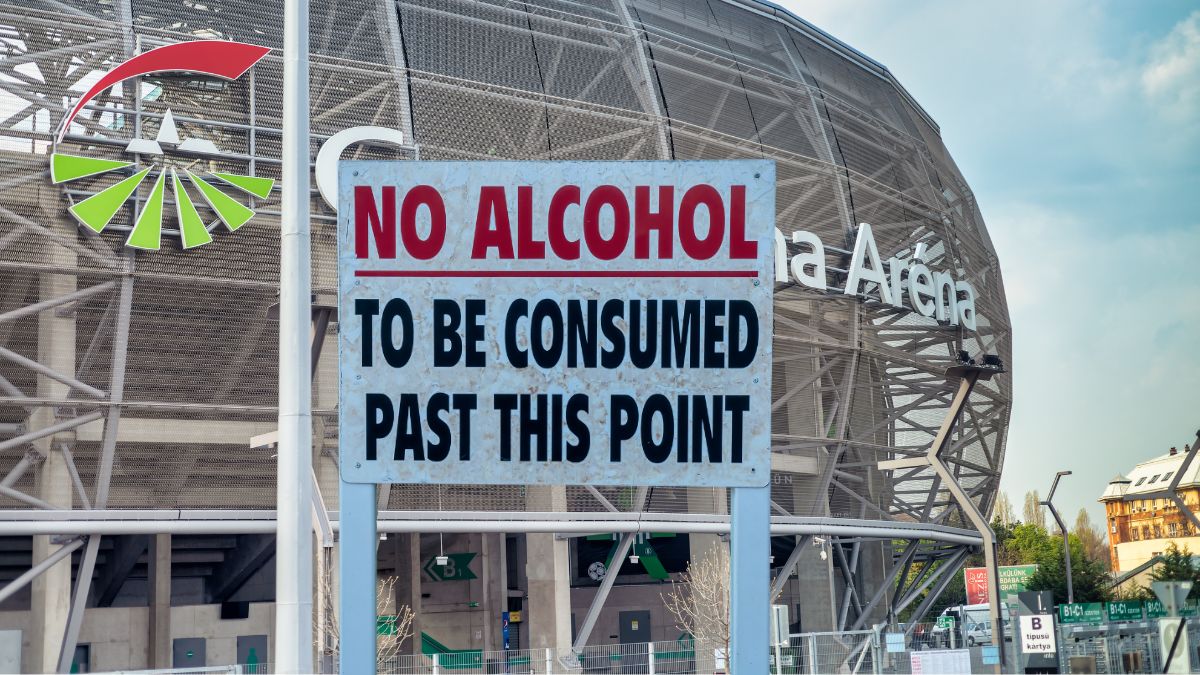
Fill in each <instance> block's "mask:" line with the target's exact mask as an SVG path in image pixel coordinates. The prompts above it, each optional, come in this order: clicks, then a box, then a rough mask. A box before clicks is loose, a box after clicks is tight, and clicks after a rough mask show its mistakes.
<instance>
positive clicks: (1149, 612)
mask: <svg viewBox="0 0 1200 675" xmlns="http://www.w3.org/2000/svg"><path fill="white" fill-rule="evenodd" d="M1164 616H1167V608H1166V607H1165V606H1164V605H1163V604H1162V601H1160V600H1147V601H1146V618H1147V619H1161V618H1163V617H1164Z"/></svg>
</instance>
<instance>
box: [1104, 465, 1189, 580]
mask: <svg viewBox="0 0 1200 675" xmlns="http://www.w3.org/2000/svg"><path fill="white" fill-rule="evenodd" d="M1187 450H1188V448H1187V446H1184V452H1178V451H1177V450H1176V449H1175V448H1171V451H1170V452H1169V453H1167V454H1165V455H1161V456H1159V457H1155V458H1154V459H1151V460H1148V461H1145V462H1142V463H1141V464H1138V465H1137V466H1135V467H1134V468H1133V471H1132V472H1130V474H1129V477H1128V478H1126V477H1125V476H1122V475H1120V474H1118V475H1117V476H1116V477H1115V478H1113V479H1112V480H1111V481H1109V483H1108V487H1107V488H1105V490H1104V494H1103V495H1102V496H1101V497H1100V502H1101V503H1103V504H1104V511H1105V519H1106V526H1107V528H1108V546H1109V556H1110V558H1111V560H1112V569H1113V571H1115V572H1122V571H1127V570H1131V569H1133V568H1135V567H1137V566H1138V565H1141V564H1142V563H1145V562H1146V561H1148V560H1149V559H1150V558H1153V557H1154V556H1156V555H1158V554H1159V553H1162V552H1163V551H1165V550H1166V549H1167V547H1168V546H1169V545H1170V544H1171V542H1175V543H1176V544H1177V545H1178V546H1179V547H1180V548H1183V547H1185V546H1186V547H1187V548H1188V549H1190V550H1191V552H1192V553H1195V554H1200V532H1197V530H1196V528H1195V526H1193V525H1192V523H1191V521H1190V520H1188V518H1187V516H1186V515H1184V514H1183V513H1182V512H1181V511H1180V510H1179V508H1178V507H1177V506H1176V505H1175V503H1174V502H1173V501H1171V500H1170V499H1166V498H1164V497H1162V496H1159V497H1150V496H1149V495H1153V494H1154V493H1159V492H1162V491H1163V490H1166V489H1167V487H1168V486H1169V485H1170V484H1171V481H1172V480H1173V479H1174V478H1175V473H1176V472H1177V471H1179V470H1180V468H1181V467H1182V465H1183V459H1184V457H1185V456H1186V455H1187ZM1178 490H1179V495H1180V496H1181V497H1183V500H1184V503H1185V504H1186V505H1187V506H1188V507H1189V508H1190V509H1192V510H1193V511H1194V512H1195V511H1198V510H1200V460H1197V461H1195V462H1192V466H1190V467H1188V472H1187V475H1186V476H1184V477H1183V478H1182V479H1180V482H1179V488H1178Z"/></svg>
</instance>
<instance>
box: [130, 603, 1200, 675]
mask: <svg viewBox="0 0 1200 675" xmlns="http://www.w3.org/2000/svg"><path fill="white" fill-rule="evenodd" d="M1187 630H1188V644H1189V649H1190V650H1191V663H1192V672H1193V673H1200V617H1197V618H1191V619H1188V622H1187ZM889 633H890V634H891V637H890V639H889ZM900 635H903V639H902V640H901V639H898V638H899V636H900ZM1012 636H1013V633H1012V631H1011V629H1006V637H1005V641H1004V651H1005V655H1006V661H1007V664H1006V667H1005V668H1004V672H1018V671H1019V667H1018V665H1017V664H1019V663H1020V662H1021V661H1020V659H1021V654H1020V647H1019V644H1018V643H1017V642H1015V641H1014V640H1013V637H1012ZM960 638H961V636H958V637H955V638H954V639H953V640H952V639H951V636H950V632H949V631H944V630H939V629H937V628H936V627H935V626H934V625H933V624H917V625H912V626H907V625H905V626H899V627H897V628H896V629H895V630H894V631H892V630H889V629H886V628H884V627H879V628H877V629H876V630H865V631H850V632H841V633H800V634H793V635H789V636H788V642H787V644H786V645H781V646H780V647H779V648H778V649H772V652H771V658H770V663H771V673H772V674H775V673H778V674H779V675H816V674H819V673H848V674H852V675H854V674H863V675H866V674H871V675H911V674H912V673H914V672H921V673H923V674H924V675H929V674H930V673H938V672H962V669H961V668H959V666H958V664H964V663H968V662H969V664H970V665H969V670H970V672H973V673H984V672H992V668H994V666H993V665H989V664H987V663H985V660H984V656H985V650H986V649H988V648H990V645H988V644H963V642H964V640H962V639H960ZM983 639H987V638H984V637H980V640H981V641H982V640H983ZM914 655H915V657H916V658H914ZM938 656H946V657H947V658H946V659H944V660H938V659H936V658H934V659H932V660H930V659H929V658H927V657H938ZM1058 658H1059V664H1060V672H1063V673H1099V674H1103V675H1118V674H1120V675H1124V674H1127V673H1128V674H1131V673H1147V674H1148V673H1157V672H1162V668H1163V655H1162V653H1161V650H1160V648H1159V641H1158V621H1156V620H1146V621H1136V622H1127V623H1111V624H1099V625H1068V626H1060V627H1059V631H1058ZM914 661H916V662H918V667H920V668H921V670H919V671H917V670H916V669H915V668H914ZM939 668H941V669H939ZM725 671H726V665H725V659H724V655H723V649H721V648H720V646H714V645H701V644H699V643H696V642H694V641H692V640H688V639H681V640H677V641H674V642H651V643H638V644H609V645H590V646H586V647H583V648H581V649H578V650H576V649H571V648H563V649H513V650H508V651H492V652H485V651H480V650H461V651H452V652H448V653H443V654H421V655H402V656H397V657H395V658H390V659H386V660H381V661H380V663H379V672H380V673H381V674H387V675H475V674H476V673H507V674H512V675H517V674H526V673H531V674H537V675H551V674H559V673H570V674H572V675H600V674H610V673H611V674H618V673H620V674H634V673H636V674H640V675H656V674H659V673H662V674H664V675H685V674H686V675H701V674H705V673H723V672H725ZM138 672H141V673H151V672H153V673H164V674H166V673H170V674H175V673H180V674H185V673H186V674H190V673H196V674H201V673H238V674H252V673H268V672H273V668H272V667H271V664H240V665H230V666H218V667H214V666H210V667H207V668H198V669H178V670H158V671H138ZM321 672H322V673H336V672H337V657H336V655H331V656H330V657H328V658H326V659H323V660H322V662H321Z"/></svg>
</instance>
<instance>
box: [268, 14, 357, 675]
mask: <svg viewBox="0 0 1200 675" xmlns="http://www.w3.org/2000/svg"><path fill="white" fill-rule="evenodd" d="M283 25H284V30H283V138H282V156H283V167H282V171H283V173H282V180H281V181H280V183H281V188H282V202H281V207H282V218H281V221H280V237H281V240H280V273H279V453H278V462H279V465H278V467H279V468H278V478H277V483H276V489H277V495H278V496H277V509H278V521H279V524H278V534H277V540H276V550H277V551H278V554H277V556H276V568H275V569H276V571H275V598H276V601H275V653H276V655H277V656H276V659H275V668H276V671H277V672H280V673H310V672H313V649H314V642H313V632H312V623H313V621H312V595H313V574H312V570H313V535H312V511H311V509H312V505H311V496H310V491H311V490H312V484H311V482H310V481H311V479H310V475H311V474H312V375H311V372H310V370H309V367H310V364H309V360H310V346H309V344H308V333H309V322H310V321H311V319H312V297H311V295H310V293H311V290H310V289H311V285H312V282H311V279H310V278H309V257H310V241H309V222H308V221H309V208H310V207H309V164H310V157H309V146H308V144H309V118H308V115H309V109H308V0H285V2H284V10H283ZM371 496H372V498H374V491H373V490H372V491H371ZM374 507H375V504H374V502H372V503H371V508H372V509H374ZM371 550H372V551H374V547H372V549H371ZM343 569H345V568H344V567H343ZM372 579H374V576H373V575H372ZM372 590H374V586H373V585H372ZM370 607H371V611H372V612H374V607H375V604H374V603H373V602H372V603H371V606H370ZM370 635H371V637H372V639H373V638H374V635H375V629H374V625H372V626H371V631H370ZM348 672H360V671H358V670H355V671H348Z"/></svg>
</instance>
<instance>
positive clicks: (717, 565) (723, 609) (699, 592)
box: [662, 546, 729, 672]
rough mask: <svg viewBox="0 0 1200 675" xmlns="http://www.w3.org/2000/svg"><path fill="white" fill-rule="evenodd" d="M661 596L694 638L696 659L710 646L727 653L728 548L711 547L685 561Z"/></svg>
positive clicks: (673, 614)
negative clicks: (696, 558)
mask: <svg viewBox="0 0 1200 675" xmlns="http://www.w3.org/2000/svg"><path fill="white" fill-rule="evenodd" d="M662 599H663V604H664V605H665V606H666V608H667V611H669V612H670V613H671V615H672V616H674V617H675V622H676V623H677V624H678V625H679V628H680V630H682V631H683V632H685V633H688V634H689V635H691V636H692V638H693V640H694V641H695V644H696V647H695V650H696V657H697V660H698V661H699V662H704V661H707V655H708V654H711V653H712V650H713V649H714V648H715V649H724V653H725V654H726V655H728V654H729V549H728V548H726V547H725V546H713V547H711V548H710V549H709V550H708V552H707V553H705V554H704V555H703V556H702V557H700V559H699V560H692V561H691V562H689V563H688V566H687V569H686V570H684V571H683V573H682V574H680V575H679V581H678V582H675V581H672V582H671V590H670V591H669V592H667V593H665V594H663V595H662ZM702 655H703V656H702ZM699 662H698V663H697V666H699V665H700V663H699ZM708 665H709V667H715V664H708ZM706 672H708V671H707V670H706Z"/></svg>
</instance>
